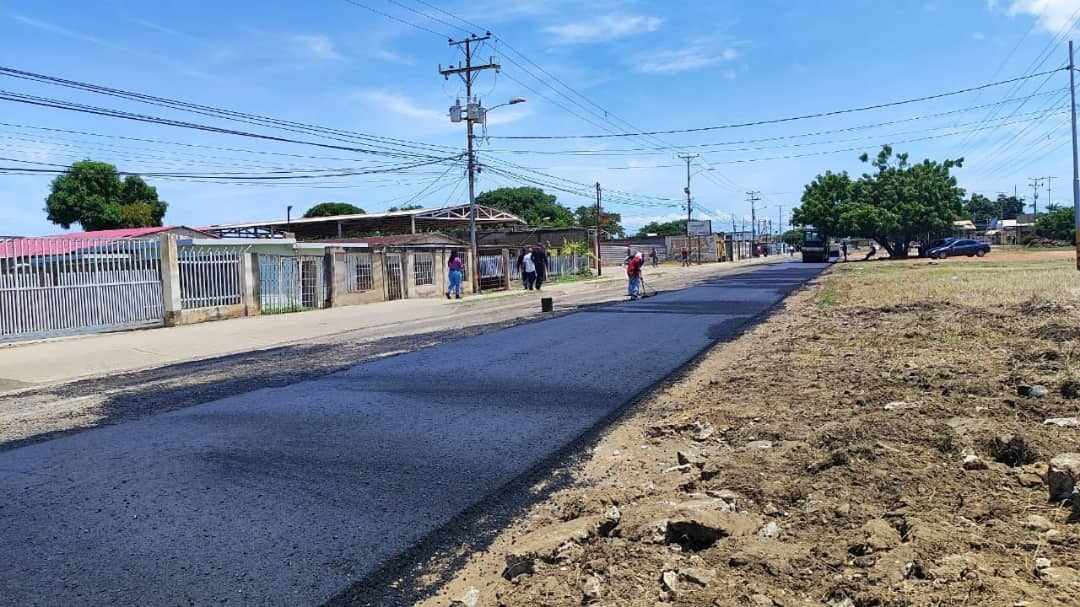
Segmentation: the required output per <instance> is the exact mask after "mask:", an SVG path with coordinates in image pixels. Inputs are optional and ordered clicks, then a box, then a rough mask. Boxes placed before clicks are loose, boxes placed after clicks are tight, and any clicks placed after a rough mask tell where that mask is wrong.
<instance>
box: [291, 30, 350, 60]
mask: <svg viewBox="0 0 1080 607" xmlns="http://www.w3.org/2000/svg"><path fill="white" fill-rule="evenodd" d="M291 42H292V45H293V48H294V49H295V50H296V51H297V53H298V54H300V55H302V56H304V57H307V58H309V59H314V60H316V61H340V60H342V59H344V57H343V56H342V55H341V53H339V52H337V49H335V48H334V42H333V40H331V39H330V38H329V37H327V36H324V35H322V34H297V35H295V36H293V37H292V39H291Z"/></svg>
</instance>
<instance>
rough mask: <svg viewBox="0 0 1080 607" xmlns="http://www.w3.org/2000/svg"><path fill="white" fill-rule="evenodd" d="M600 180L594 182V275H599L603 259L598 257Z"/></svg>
mask: <svg viewBox="0 0 1080 607" xmlns="http://www.w3.org/2000/svg"><path fill="white" fill-rule="evenodd" d="M600 193H601V190H600V182H599V181H597V182H596V275H597V276H600V272H601V270H600V268H601V266H603V265H604V264H603V259H602V258H601V257H600V216H601V211H600Z"/></svg>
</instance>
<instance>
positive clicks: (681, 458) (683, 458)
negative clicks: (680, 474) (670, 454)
mask: <svg viewBox="0 0 1080 607" xmlns="http://www.w3.org/2000/svg"><path fill="white" fill-rule="evenodd" d="M675 460H676V461H677V462H679V465H680V466H685V465H695V464H699V463H700V462H701V458H699V457H698V455H697V454H696V453H691V452H689V451H676V452H675Z"/></svg>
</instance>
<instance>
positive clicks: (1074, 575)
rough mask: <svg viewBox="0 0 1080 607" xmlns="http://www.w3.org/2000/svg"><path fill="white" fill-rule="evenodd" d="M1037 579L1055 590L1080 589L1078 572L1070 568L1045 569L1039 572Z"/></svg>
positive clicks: (1079, 574)
mask: <svg viewBox="0 0 1080 607" xmlns="http://www.w3.org/2000/svg"><path fill="white" fill-rule="evenodd" d="M1039 579H1041V580H1042V581H1044V582H1046V584H1047V585H1049V586H1053V587H1055V588H1080V571H1077V570H1075V569H1073V568H1072V567H1047V568H1046V569H1040V570H1039Z"/></svg>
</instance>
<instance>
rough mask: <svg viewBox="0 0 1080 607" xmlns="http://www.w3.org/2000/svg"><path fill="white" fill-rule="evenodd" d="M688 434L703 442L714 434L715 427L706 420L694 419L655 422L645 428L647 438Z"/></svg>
mask: <svg viewBox="0 0 1080 607" xmlns="http://www.w3.org/2000/svg"><path fill="white" fill-rule="evenodd" d="M684 434H686V435H689V436H690V438H692V439H693V440H695V441H698V442H705V441H707V440H709V439H710V438H712V437H713V435H715V434H716V428H715V427H713V425H712V424H710V423H709V422H707V421H701V420H694V421H693V422H689V423H675V424H672V423H668V424H655V425H652V426H649V427H648V428H646V429H645V436H646V437H648V438H662V437H664V436H677V435H684Z"/></svg>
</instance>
